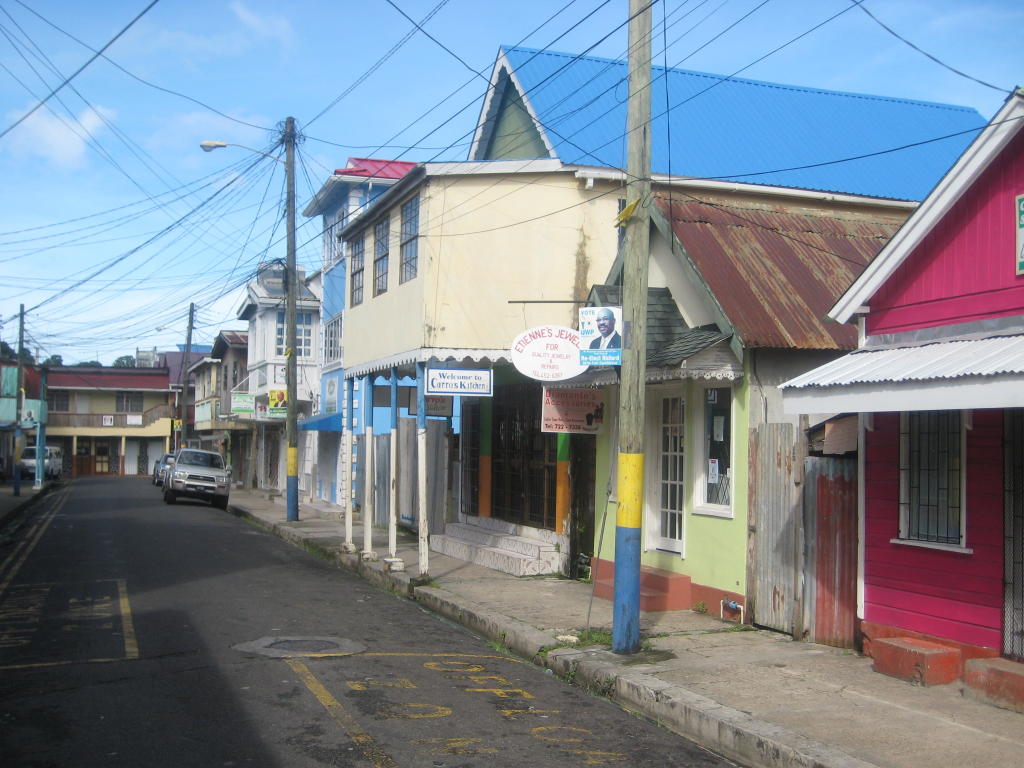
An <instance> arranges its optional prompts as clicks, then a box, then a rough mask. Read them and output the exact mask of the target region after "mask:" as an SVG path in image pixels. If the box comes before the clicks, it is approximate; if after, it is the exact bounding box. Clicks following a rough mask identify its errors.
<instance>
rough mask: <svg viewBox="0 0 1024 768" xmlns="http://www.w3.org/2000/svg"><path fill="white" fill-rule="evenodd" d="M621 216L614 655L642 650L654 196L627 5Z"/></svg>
mask: <svg viewBox="0 0 1024 768" xmlns="http://www.w3.org/2000/svg"><path fill="white" fill-rule="evenodd" d="M628 63H629V101H628V103H627V112H626V142H627V143H626V163H627V165H626V181H627V186H626V208H625V210H626V211H629V212H630V213H629V214H628V217H627V219H626V222H625V226H626V233H625V244H624V252H623V260H622V262H623V269H622V316H623V323H624V325H625V336H624V339H623V345H622V347H623V349H622V370H621V377H620V387H619V455H618V496H619V505H618V512H617V515H616V526H615V591H614V596H613V598H614V599H613V605H612V609H613V614H612V650H613V651H614V652H615V653H636V652H637V651H638V650H640V529H641V523H642V521H643V506H644V395H645V392H644V389H645V387H644V381H645V375H644V374H645V372H646V368H647V261H648V254H649V249H648V246H649V241H650V224H649V216H648V212H647V206H648V205H650V198H651V179H650V176H651V154H650V142H651V133H650V130H651V129H650V126H651V89H650V84H651V10H650V4H649V2H648V1H647V0H630V2H629V61H628Z"/></svg>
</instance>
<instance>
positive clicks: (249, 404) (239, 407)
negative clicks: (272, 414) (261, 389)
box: [231, 392, 256, 416]
mask: <svg viewBox="0 0 1024 768" xmlns="http://www.w3.org/2000/svg"><path fill="white" fill-rule="evenodd" d="M255 410H256V395H251V394H249V393H248V392H232V393H231V412H232V413H241V414H245V415H246V416H252V415H253V413H254V412H255Z"/></svg>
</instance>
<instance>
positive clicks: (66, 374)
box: [46, 366, 171, 391]
mask: <svg viewBox="0 0 1024 768" xmlns="http://www.w3.org/2000/svg"><path fill="white" fill-rule="evenodd" d="M46 385H47V387H50V388H58V387H59V388H61V389H152V390H159V391H169V390H170V388H171V387H170V380H169V378H168V371H167V369H166V368H86V367H84V366H83V367H81V368H77V367H74V366H70V367H63V368H51V369H50V374H49V376H48V377H47V381H46Z"/></svg>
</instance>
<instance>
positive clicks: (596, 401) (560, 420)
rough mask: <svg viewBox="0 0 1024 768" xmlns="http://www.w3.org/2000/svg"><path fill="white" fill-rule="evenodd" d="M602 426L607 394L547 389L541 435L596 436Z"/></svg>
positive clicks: (596, 390)
mask: <svg viewBox="0 0 1024 768" xmlns="http://www.w3.org/2000/svg"><path fill="white" fill-rule="evenodd" d="M603 424H604V395H603V394H602V392H601V390H599V389H548V388H547V387H544V404H543V406H542V407H541V412H540V429H541V432H566V433H569V434H575V435H596V434H597V433H598V432H600V431H601V426H602V425H603Z"/></svg>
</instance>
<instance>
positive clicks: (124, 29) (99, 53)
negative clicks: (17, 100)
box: [0, 0, 160, 139]
mask: <svg viewBox="0 0 1024 768" xmlns="http://www.w3.org/2000/svg"><path fill="white" fill-rule="evenodd" d="M158 2H160V0H152V2H150V4H149V5H147V6H146V7H145V8H143V9H142V11H141V12H140V13H139V15H138V16H136V17H135V18H134V19H132V20H131V21H129V22H128V23H127V24H126V25H125V26H124V27H122V28H121V31H120V32H118V33H117V34H116V35H114V36H113V37H112V38H111V39H110V41H109V42H107V44H106V45H104V46H103V47H102V48H100V49H99V50H98V51H97V52H96V53H95V54H93V55H92V56H90V57H89V59H88V61H86V62H85V63H84V64H83V65H82V66H80V67H79V68H78V69H76V70H75V71H74V72H72V73H71V74H70V75H68V76H67V77H66V78H64V81H63V82H62V83H61V84H60V85H58V86H57V87H56V88H54V89H53V90H52V91H50V92H49V94H47V95H46V97H45V98H43V99H42V100H41V101H40V102H39V103H38V104H36V105H35V106H34V107H32V109H30V110H29V111H28V112H26V113H25V114H24V115H22V116H21V117H19V118H18V119H17V120H15V121H14V122H13V123H12V124H11V125H9V126H7V127H6V128H4V130H3V131H2V132H0V139H2V138H3V137H4V136H6V135H7V134H8V133H10V132H11V131H13V130H14V129H15V128H17V127H18V126H19V125H21V124H22V123H23V122H25V121H26V120H28V119H29V118H30V117H31V116H32V115H34V114H35V113H36V112H37V111H38V110H39V109H40V107H42V106H43V105H44V104H46V102H48V101H49V100H50V99H52V98H53V97H54V96H55V95H56V94H57V93H58V92H59V91H60V90H61V89H62V88H63V87H64V86H65V85H67V84H68V83H70V82H71V81H72V80H74V79H75V78H76V77H78V75H80V74H81V73H82V72H83V71H84V70H85V68H86V67H88V66H89V65H90V64H92V63H93V62H94V61H96V59H98V58H99V57H100V56H102V55H103V52H104V51H105V50H107V48H109V47H110V46H112V45H113V44H114V43H115V42H117V40H118V39H119V38H120V37H121V35H123V34H124V33H125V32H127V31H128V30H129V29H131V28H132V26H134V25H135V22H137V21H138V20H139V19H141V18H142V17H143V16H145V15H146V14H147V13H149V10H150V9H151V8H152V7H153V6H154V5H156V4H157V3H158Z"/></svg>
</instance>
